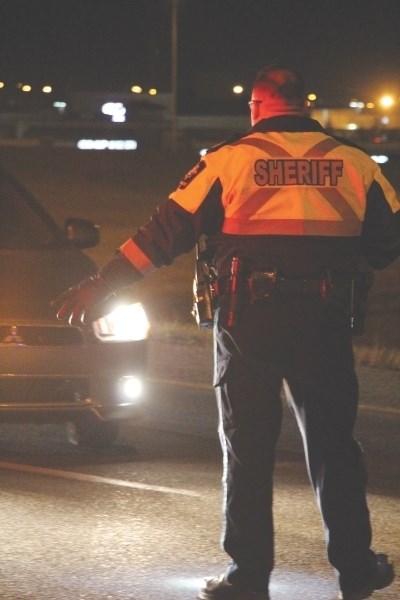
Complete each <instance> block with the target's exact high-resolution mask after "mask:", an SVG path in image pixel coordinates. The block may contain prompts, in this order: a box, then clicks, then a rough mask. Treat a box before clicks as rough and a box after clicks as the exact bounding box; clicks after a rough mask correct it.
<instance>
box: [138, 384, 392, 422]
mask: <svg viewBox="0 0 400 600" xmlns="http://www.w3.org/2000/svg"><path fill="white" fill-rule="evenodd" d="M148 381H150V383H156V384H161V385H171V386H174V385H176V386H178V387H184V388H192V389H197V390H207V391H210V392H211V391H214V387H213V386H212V385H210V384H207V383H196V382H192V381H180V380H175V379H157V378H152V377H149V378H148ZM358 408H359V409H360V410H366V411H370V412H381V413H385V414H388V415H400V408H395V407H393V406H373V405H372V404H359V405H358Z"/></svg>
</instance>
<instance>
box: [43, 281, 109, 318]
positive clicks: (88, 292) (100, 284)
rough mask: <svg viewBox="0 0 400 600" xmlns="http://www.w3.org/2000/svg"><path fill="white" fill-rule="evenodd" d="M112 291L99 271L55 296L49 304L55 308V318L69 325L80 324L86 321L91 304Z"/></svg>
mask: <svg viewBox="0 0 400 600" xmlns="http://www.w3.org/2000/svg"><path fill="white" fill-rule="evenodd" d="M113 293H114V290H112V289H111V288H110V286H109V285H108V283H107V282H106V280H105V279H104V277H103V276H102V275H101V273H97V274H96V275H92V276H91V277H88V278H87V279H84V280H83V281H81V282H80V283H78V284H77V285H75V286H73V287H71V288H69V289H68V290H67V291H66V292H63V293H62V294H60V295H59V296H57V298H55V299H54V300H53V301H52V303H51V305H52V306H53V307H54V308H55V309H56V310H57V318H58V319H60V321H68V322H69V324H70V325H82V324H85V323H86V322H87V318H88V315H89V314H90V312H91V310H92V308H93V306H94V305H95V304H98V303H99V302H101V301H102V300H105V299H106V298H108V297H109V296H111V295H112V294H113Z"/></svg>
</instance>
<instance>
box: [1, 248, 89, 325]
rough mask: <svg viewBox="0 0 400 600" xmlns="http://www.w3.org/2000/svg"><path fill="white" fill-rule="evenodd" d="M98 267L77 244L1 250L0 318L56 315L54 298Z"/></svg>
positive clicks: (40, 317)
mask: <svg viewBox="0 0 400 600" xmlns="http://www.w3.org/2000/svg"><path fill="white" fill-rule="evenodd" d="M95 270H96V267H95V264H94V263H93V261H92V260H90V259H89V258H88V257H87V256H86V255H85V254H84V253H83V252H80V251H79V250H75V249H73V248H60V249H51V250H50V249H46V250H0V319H2V320H4V319H8V318H13V319H15V318H19V319H48V318H50V319H53V318H54V319H55V311H54V308H52V307H51V306H50V302H51V300H52V299H54V298H55V297H56V296H58V294H60V293H61V292H63V291H64V290H66V289H67V288H69V287H70V286H71V285H73V284H75V283H77V282H78V281H80V280H81V279H83V278H85V277H87V276H88V275H91V274H92V273H93V272H94V271H95Z"/></svg>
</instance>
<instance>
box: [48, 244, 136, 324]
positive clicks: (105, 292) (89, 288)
mask: <svg viewBox="0 0 400 600" xmlns="http://www.w3.org/2000/svg"><path fill="white" fill-rule="evenodd" d="M141 278H142V275H141V274H140V273H139V271H137V270H136V269H135V267H134V266H133V265H132V263H130V262H129V261H128V260H127V259H126V258H125V256H124V255H123V254H121V253H119V252H118V253H117V254H116V255H115V256H114V258H113V259H112V260H111V261H110V262H109V263H107V264H106V265H104V266H103V267H102V268H101V269H100V270H99V271H98V272H97V273H96V274H95V275H92V276H91V277H87V278H86V279H84V280H83V281H81V282H80V283H78V284H77V285H75V286H73V287H71V288H69V289H68V290H67V291H65V292H63V293H62V294H60V295H59V296H58V297H57V298H55V299H54V300H53V301H52V303H51V306H52V307H53V308H55V309H56V311H57V318H58V319H60V320H62V321H68V322H69V324H70V325H82V324H85V323H87V321H88V318H89V316H90V313H91V311H92V309H93V307H94V306H95V305H96V304H98V303H99V302H102V301H103V300H106V299H107V298H109V297H110V296H112V295H113V294H115V293H116V292H118V291H119V290H121V289H123V288H124V287H127V286H128V285H130V284H131V283H134V282H135V281H138V280H139V279H141Z"/></svg>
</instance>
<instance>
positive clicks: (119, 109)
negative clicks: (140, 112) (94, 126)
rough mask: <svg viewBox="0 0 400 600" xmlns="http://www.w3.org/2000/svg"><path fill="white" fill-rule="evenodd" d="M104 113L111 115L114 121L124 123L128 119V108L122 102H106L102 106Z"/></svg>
mask: <svg viewBox="0 0 400 600" xmlns="http://www.w3.org/2000/svg"><path fill="white" fill-rule="evenodd" d="M101 112H102V113H103V115H107V116H109V117H111V120H112V122H113V123H124V122H125V121H126V108H125V106H124V105H123V104H122V102H106V103H105V104H103V106H102V107H101Z"/></svg>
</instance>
